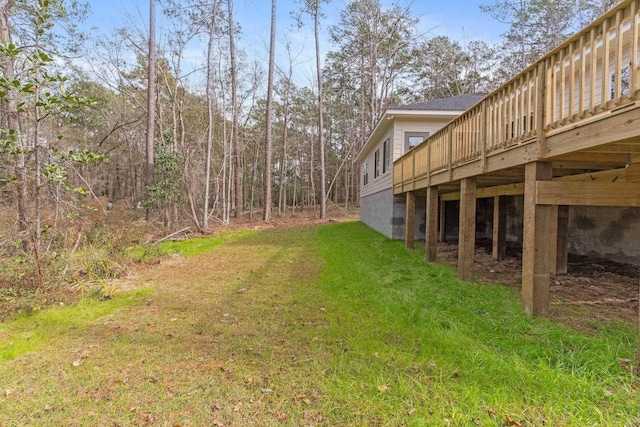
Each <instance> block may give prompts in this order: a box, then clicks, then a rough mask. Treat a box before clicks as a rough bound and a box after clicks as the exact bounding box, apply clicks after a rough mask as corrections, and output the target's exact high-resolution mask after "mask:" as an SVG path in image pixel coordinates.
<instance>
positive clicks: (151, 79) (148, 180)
mask: <svg viewBox="0 0 640 427" xmlns="http://www.w3.org/2000/svg"><path fill="white" fill-rule="evenodd" d="M155 9H156V7H155V0H149V59H148V67H149V69H148V75H147V78H148V81H147V140H146V150H145V158H146V168H145V174H144V178H145V179H144V181H145V186H146V199H147V203H149V202H150V200H149V190H150V189H151V187H153V163H154V161H153V156H154V152H153V139H154V134H155V99H156V84H155V81H156V48H155V45H156V12H155ZM145 218H146V220H147V222H151V206H150V205H147V209H146V213H145Z"/></svg>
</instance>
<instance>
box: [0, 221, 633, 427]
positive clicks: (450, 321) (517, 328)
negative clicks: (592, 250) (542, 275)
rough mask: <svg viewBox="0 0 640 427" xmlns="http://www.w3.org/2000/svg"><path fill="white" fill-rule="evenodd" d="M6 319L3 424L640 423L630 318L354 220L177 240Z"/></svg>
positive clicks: (1, 329)
mask: <svg viewBox="0 0 640 427" xmlns="http://www.w3.org/2000/svg"><path fill="white" fill-rule="evenodd" d="M176 248H177V249H178V250H180V251H181V253H183V254H185V256H184V257H182V256H173V257H169V258H167V259H165V260H164V261H163V262H162V263H161V264H160V265H159V266H157V267H155V268H153V269H152V270H150V271H147V272H144V273H141V274H140V275H139V276H138V277H137V279H135V281H134V283H132V284H130V285H131V286H132V287H133V289H134V290H133V291H129V292H122V293H119V294H117V295H116V297H115V298H114V299H112V300H108V301H93V300H87V301H84V302H83V303H81V304H79V305H78V306H74V307H64V308H56V309H52V310H47V311H44V312H41V313H36V314H34V315H32V316H29V317H23V318H19V319H17V320H14V321H11V322H8V323H5V324H0V426H40V425H41V426H59V425H60V426H62V425H64V426H76V425H77V426H130V425H154V426H155V425H157V426H217V427H220V426H247V425H251V426H272V425H273V426H306V425H328V426H401V425H406V426H447V425H451V426H474V425H478V426H542V425H546V426H598V425H599V426H637V425H640V398H639V397H638V393H637V391H638V381H637V379H636V377H634V375H633V374H632V373H631V370H630V368H629V367H628V366H625V364H624V363H621V359H622V360H624V359H631V360H635V357H636V356H635V350H636V338H635V331H634V330H633V328H629V327H625V326H622V325H616V324H602V325H601V327H600V328H599V329H597V332H595V333H591V334H588V335H587V334H585V333H584V332H582V333H581V332H577V331H574V330H572V329H570V328H568V327H566V326H563V325H560V324H554V323H552V322H550V321H549V320H547V319H538V318H536V319H532V318H527V317H526V316H525V315H524V314H523V313H522V312H521V310H520V302H519V295H518V294H517V292H515V291H514V290H513V289H511V288H507V287H502V286H496V285H486V284H478V283H465V282H461V281H460V280H458V279H457V277H456V272H455V271H454V270H452V269H450V268H447V267H443V266H434V265H428V264H426V263H424V261H423V254H421V253H420V252H418V251H416V252H411V251H407V250H405V249H404V247H403V244H402V242H393V241H390V240H388V239H386V238H384V237H383V236H381V235H379V234H377V233H375V232H374V231H372V230H370V229H369V228H367V227H366V226H364V225H363V224H361V223H358V222H351V223H341V224H328V225H322V226H308V227H299V228H291V229H275V230H264V231H258V232H250V233H247V232H241V233H239V234H232V235H227V236H225V237H223V238H213V239H207V240H202V239H198V240H194V241H192V243H191V244H190V243H181V244H180V246H179V247H176Z"/></svg>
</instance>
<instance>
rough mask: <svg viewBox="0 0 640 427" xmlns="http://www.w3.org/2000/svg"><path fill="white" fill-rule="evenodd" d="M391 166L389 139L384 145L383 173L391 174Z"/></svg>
mask: <svg viewBox="0 0 640 427" xmlns="http://www.w3.org/2000/svg"><path fill="white" fill-rule="evenodd" d="M390 164H391V141H390V140H389V139H388V138H387V139H386V140H385V141H384V142H383V143H382V173H383V174H385V173H387V172H389V166H390Z"/></svg>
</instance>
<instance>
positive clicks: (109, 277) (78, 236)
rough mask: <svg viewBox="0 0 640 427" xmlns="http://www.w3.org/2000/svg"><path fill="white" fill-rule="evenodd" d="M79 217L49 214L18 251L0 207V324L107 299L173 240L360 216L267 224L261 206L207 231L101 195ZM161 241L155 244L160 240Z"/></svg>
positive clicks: (304, 214) (310, 214) (289, 216)
mask: <svg viewBox="0 0 640 427" xmlns="http://www.w3.org/2000/svg"><path fill="white" fill-rule="evenodd" d="M84 208H85V212H84V214H83V215H82V216H79V215H67V216H65V215H60V213H58V212H47V213H46V215H45V217H46V218H47V223H48V224H50V225H49V226H47V227H43V234H42V244H41V249H40V250H39V251H35V250H34V245H33V244H32V243H33V242H28V244H27V245H26V246H27V248H26V249H25V248H23V244H22V240H21V239H20V238H19V237H17V236H18V232H17V230H16V221H15V218H14V217H13V216H15V213H14V210H12V209H11V207H10V206H1V205H0V322H1V321H4V320H6V319H8V318H11V317H14V316H15V315H17V314H19V313H25V314H29V313H33V312H36V311H39V310H42V309H43V308H45V307H49V306H52V305H69V304H72V303H74V302H77V301H79V300H81V299H82V298H85V297H93V298H111V297H112V296H113V295H112V294H113V293H114V292H115V289H114V288H113V287H112V286H111V285H109V283H110V281H113V280H114V279H126V278H127V277H128V276H129V275H130V274H131V272H132V270H133V269H140V268H141V267H143V266H144V265H153V264H157V263H158V262H159V261H160V259H162V258H163V257H165V256H167V255H171V254H173V253H176V252H177V251H178V249H177V248H174V247H173V246H172V245H171V242H175V241H178V240H183V239H185V238H193V237H198V236H203V235H209V236H214V235H220V234H223V233H225V232H227V231H229V230H240V229H253V230H259V229H266V228H283V227H284V228H286V227H291V226H297V225H310V224H317V223H322V222H327V221H332V220H334V219H336V218H338V219H343V218H358V215H359V213H358V211H357V209H355V208H348V209H345V208H344V207H339V206H337V205H331V206H330V207H329V209H328V211H327V218H325V219H323V220H320V219H319V211H318V210H316V209H305V210H302V209H292V208H288V210H287V211H285V212H280V213H278V212H277V211H275V212H274V214H273V218H272V220H271V221H270V222H269V223H265V222H263V221H262V211H261V210H258V209H255V210H253V212H251V213H249V212H245V214H244V215H243V217H242V218H238V219H236V218H231V219H230V222H229V224H223V223H222V222H221V221H212V227H210V229H209V230H208V232H207V233H198V232H195V231H194V228H193V227H189V223H188V222H187V221H184V222H181V223H176V224H174V225H172V226H170V227H166V226H163V225H162V224H157V223H151V224H149V223H147V222H146V221H145V220H144V213H145V212H144V211H143V210H140V209H131V208H130V207H129V206H127V205H126V204H125V203H122V204H115V205H113V206H109V208H108V207H107V201H106V200H97V201H94V202H93V203H91V204H88V205H87V206H84ZM158 243H160V244H158Z"/></svg>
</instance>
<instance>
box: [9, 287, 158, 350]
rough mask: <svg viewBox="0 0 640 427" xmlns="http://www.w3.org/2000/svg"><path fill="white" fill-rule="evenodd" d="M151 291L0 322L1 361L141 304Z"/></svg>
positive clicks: (142, 291) (92, 301) (81, 303)
mask: <svg viewBox="0 0 640 427" xmlns="http://www.w3.org/2000/svg"><path fill="white" fill-rule="evenodd" d="M150 291H151V290H150V289H140V290H137V291H134V292H129V293H127V294H126V295H122V296H121V297H119V298H115V299H109V300H97V299H93V298H86V299H83V300H82V301H80V302H79V303H77V304H75V305H73V306H71V307H60V306H58V307H52V308H48V309H46V310H43V311H39V312H36V313H35V314H23V315H20V316H19V317H18V318H16V319H14V320H12V321H11V322H9V323H6V324H1V323H0V362H2V361H7V360H12V359H15V358H16V357H19V356H21V355H24V354H26V353H32V352H35V351H39V350H41V349H42V348H45V347H46V346H47V344H51V343H52V342H53V341H55V340H57V339H59V337H61V336H64V335H65V334H66V333H68V332H69V331H74V332H75V333H77V332H80V333H81V332H82V331H84V330H85V328H86V327H87V326H88V325H90V324H91V323H92V322H94V321H95V320H96V319H98V318H101V317H104V316H106V315H107V314H109V313H112V312H114V311H116V310H119V309H122V308H124V307H127V306H130V305H132V304H139V303H140V302H141V301H142V298H143V296H144V295H146V294H148V293H149V292H150Z"/></svg>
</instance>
